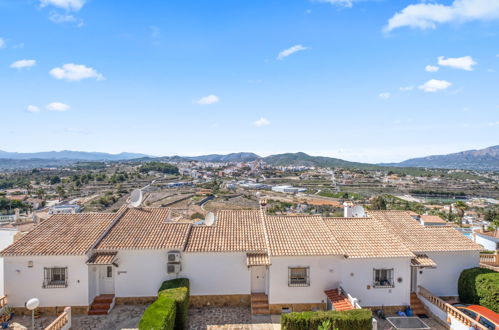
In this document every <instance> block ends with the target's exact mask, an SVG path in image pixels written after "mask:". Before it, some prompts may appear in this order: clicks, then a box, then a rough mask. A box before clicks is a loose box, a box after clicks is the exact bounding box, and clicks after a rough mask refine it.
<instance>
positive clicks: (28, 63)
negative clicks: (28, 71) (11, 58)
mask: <svg viewBox="0 0 499 330" xmlns="http://www.w3.org/2000/svg"><path fill="white" fill-rule="evenodd" d="M35 64H36V61H35V60H19V61H15V62H14V63H12V64H11V65H10V67H11V68H13V69H23V68H30V67H32V66H34V65H35Z"/></svg>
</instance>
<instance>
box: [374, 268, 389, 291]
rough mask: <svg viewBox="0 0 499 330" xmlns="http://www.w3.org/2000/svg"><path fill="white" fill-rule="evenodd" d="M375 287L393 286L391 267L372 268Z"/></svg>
mask: <svg viewBox="0 0 499 330" xmlns="http://www.w3.org/2000/svg"><path fill="white" fill-rule="evenodd" d="M373 286H374V287H375V288H393V287H394V283H393V268H392V269H374V282H373Z"/></svg>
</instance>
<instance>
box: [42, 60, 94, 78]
mask: <svg viewBox="0 0 499 330" xmlns="http://www.w3.org/2000/svg"><path fill="white" fill-rule="evenodd" d="M50 74H51V75H52V77H54V78H55V79H63V80H67V81H79V80H82V79H87V78H95V79H97V80H104V76H103V75H102V74H100V73H99V72H97V71H96V70H95V69H92V68H89V67H87V66H85V65H82V64H73V63H68V64H64V65H63V66H62V67H58V68H53V69H52V70H50Z"/></svg>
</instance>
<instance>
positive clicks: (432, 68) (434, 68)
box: [424, 65, 440, 72]
mask: <svg viewBox="0 0 499 330" xmlns="http://www.w3.org/2000/svg"><path fill="white" fill-rule="evenodd" d="M439 69H440V68H439V67H438V66H434V65H427V66H425V68H424V70H425V71H426V72H437V71H438V70H439Z"/></svg>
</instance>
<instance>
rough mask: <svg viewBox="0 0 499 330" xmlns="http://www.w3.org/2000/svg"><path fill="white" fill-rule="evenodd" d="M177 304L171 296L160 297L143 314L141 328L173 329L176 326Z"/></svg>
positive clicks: (140, 329) (144, 329) (155, 329)
mask: <svg viewBox="0 0 499 330" xmlns="http://www.w3.org/2000/svg"><path fill="white" fill-rule="evenodd" d="M175 305H176V304H175V301H174V300H173V299H171V298H169V297H158V299H156V300H155V301H154V302H153V303H152V304H151V305H149V307H147V309H146V310H145V312H144V314H143V315H142V318H141V319H140V322H139V330H172V329H173V327H174V326H175V312H176V307H175Z"/></svg>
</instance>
